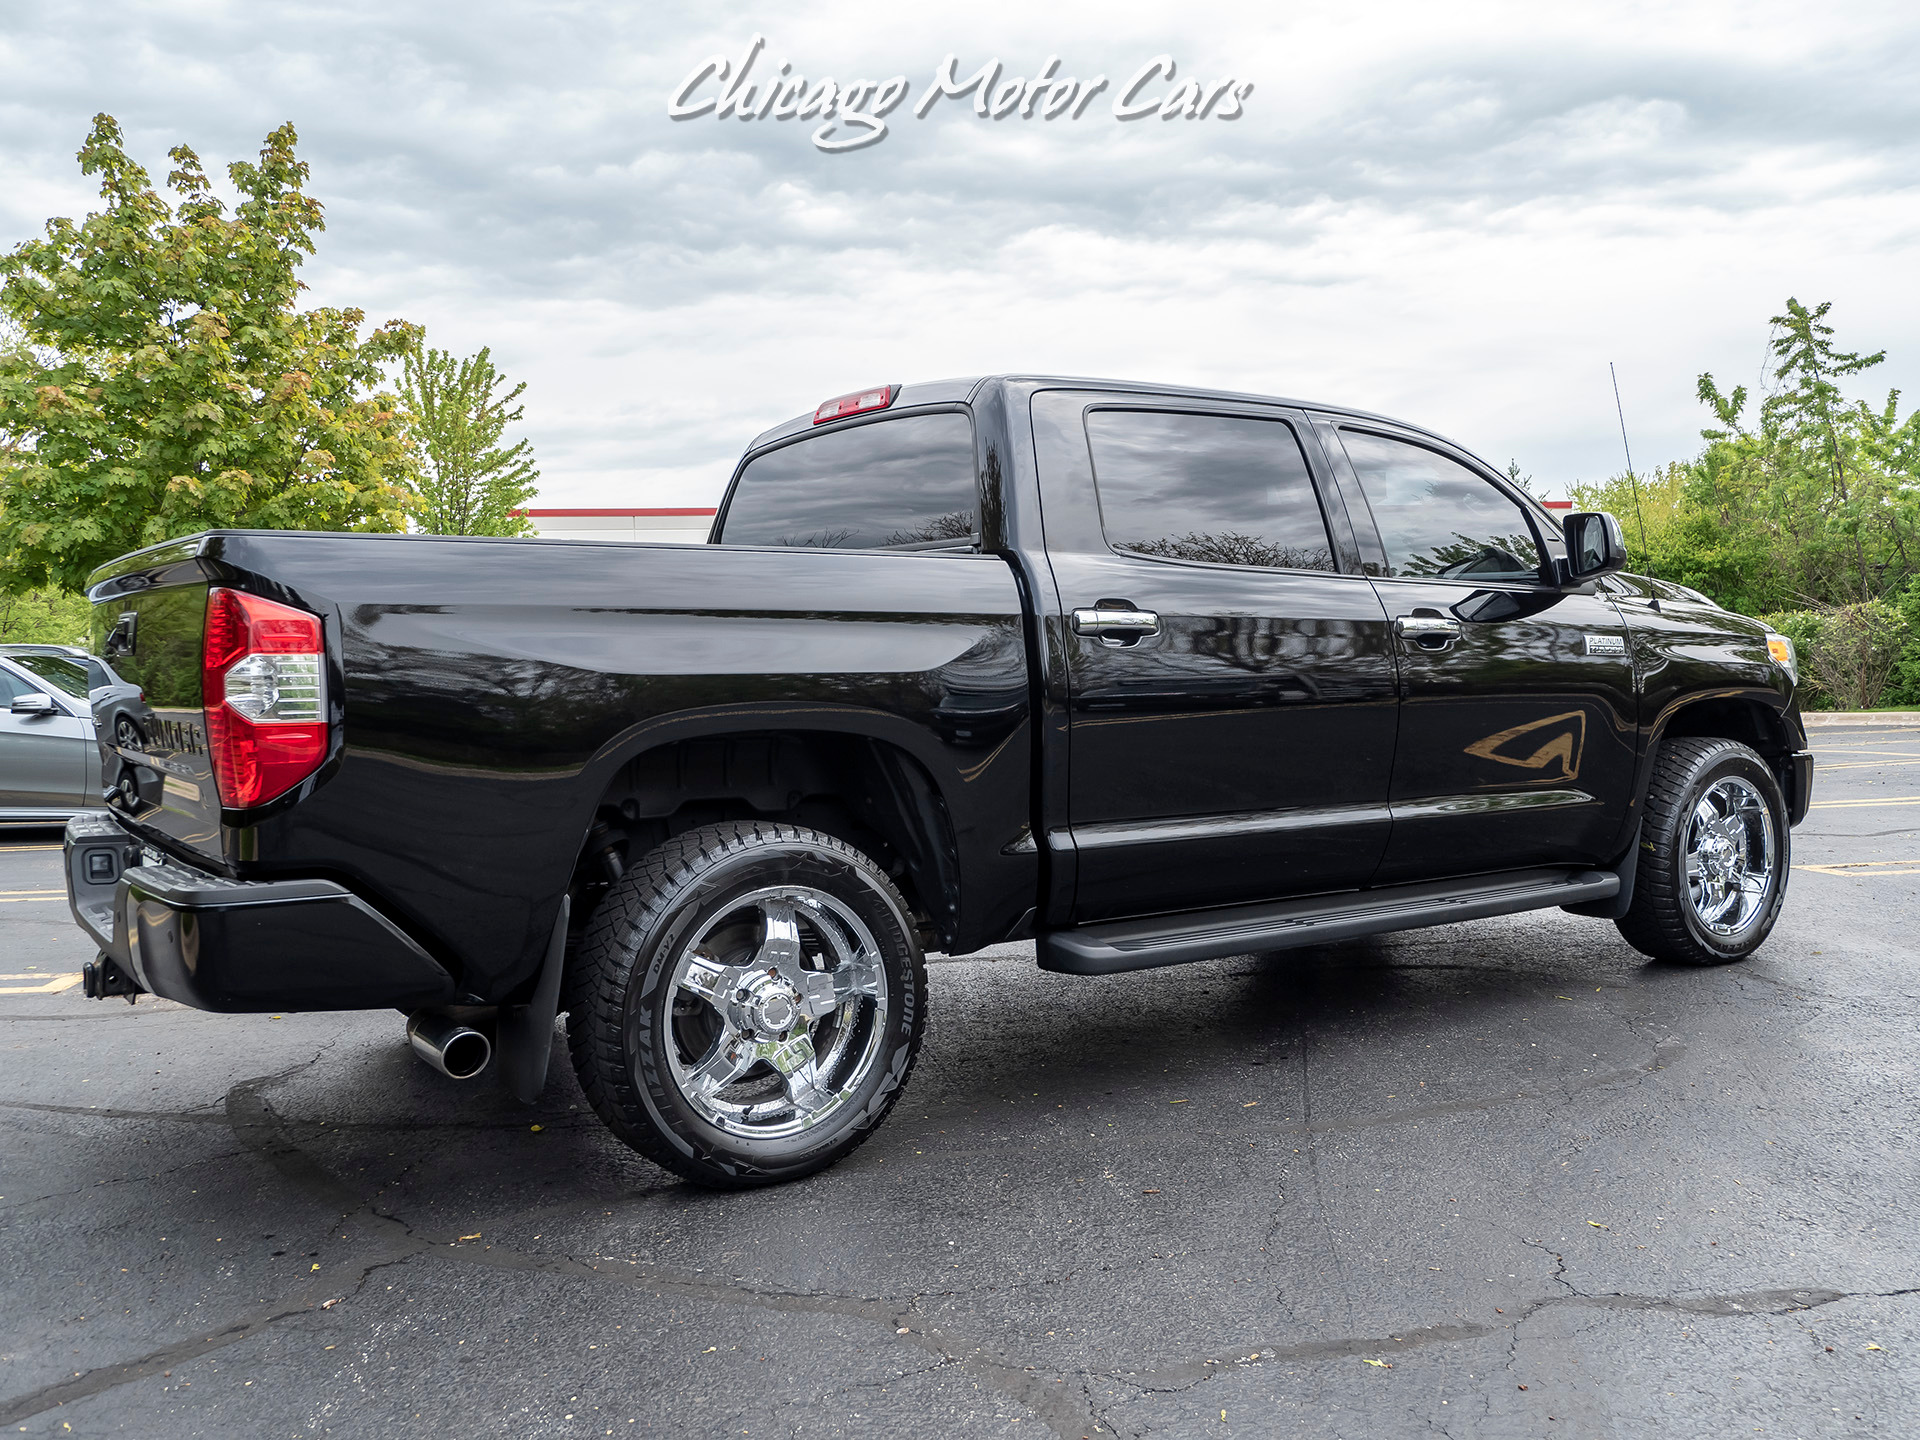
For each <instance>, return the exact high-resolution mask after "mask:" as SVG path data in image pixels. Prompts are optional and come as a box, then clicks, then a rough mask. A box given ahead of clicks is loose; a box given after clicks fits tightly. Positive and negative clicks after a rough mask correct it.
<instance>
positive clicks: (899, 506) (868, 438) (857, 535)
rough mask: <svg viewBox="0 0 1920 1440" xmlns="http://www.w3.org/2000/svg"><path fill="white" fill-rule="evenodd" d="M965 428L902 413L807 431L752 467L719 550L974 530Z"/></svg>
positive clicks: (885, 540) (929, 540) (878, 541)
mask: <svg viewBox="0 0 1920 1440" xmlns="http://www.w3.org/2000/svg"><path fill="white" fill-rule="evenodd" d="M979 517H980V499H979V482H978V480H977V479H976V476H975V468H974V458H973V422H972V421H971V420H970V419H969V418H968V417H967V416H965V415H961V414H955V413H947V414H938V415H902V416H900V417H899V418H897V419H891V420H881V421H876V422H874V423H872V424H867V425H856V426H852V427H850V428H848V429H845V430H835V431H829V432H828V433H826V434H824V435H810V436H808V437H806V438H805V439H803V440H799V441H795V442H794V443H792V444H789V445H783V446H781V447H780V448H779V449H778V450H769V451H768V452H767V453H766V454H764V455H761V456H759V457H758V458H757V459H755V460H753V461H751V462H750V463H749V464H748V465H747V468H746V469H745V470H743V471H741V472H740V479H739V481H738V482H737V483H736V484H735V485H734V487H733V494H732V497H731V498H730V499H729V500H728V502H727V513H726V518H725V520H724V521H722V523H721V531H720V536H719V540H720V543H721V544H723V545H793V546H799V547H803V548H807V549H816V550H875V549H887V548H913V547H918V546H935V545H940V546H951V545H954V544H955V543H956V542H960V543H964V542H965V541H968V540H970V539H973V538H974V537H976V536H977V535H978V534H979V530H980V518H979Z"/></svg>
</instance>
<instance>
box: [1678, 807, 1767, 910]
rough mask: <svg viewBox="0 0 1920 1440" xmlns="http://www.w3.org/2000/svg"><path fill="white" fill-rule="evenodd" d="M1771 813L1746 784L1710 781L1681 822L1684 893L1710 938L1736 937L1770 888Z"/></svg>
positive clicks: (1763, 904)
mask: <svg viewBox="0 0 1920 1440" xmlns="http://www.w3.org/2000/svg"><path fill="white" fill-rule="evenodd" d="M1775 848H1776V847H1775V843H1774V829H1773V813H1772V811H1771V810H1770V809H1769V808H1768V805H1767V802H1766V799H1765V798H1764V797H1763V796H1762V795H1761V794H1760V791H1759V790H1758V789H1757V788H1756V787H1755V786H1754V785H1753V784H1752V783H1751V782H1750V781H1748V780H1745V779H1742V778H1741V777H1739V776H1737V775H1729V776H1725V777H1723V778H1721V779H1719V780H1716V781H1714V783H1713V784H1711V785H1710V786H1708V787H1707V789H1706V791H1705V792H1704V793H1702V795H1701V796H1700V799H1699V800H1698V802H1696V803H1695V805H1694V807H1693V813H1692V814H1691V815H1690V816H1689V817H1688V819H1687V828H1686V842H1685V852H1684V853H1685V856H1686V894H1687V903H1688V904H1689V905H1690V906H1691V907H1692V908H1693V913H1694V915H1695V916H1696V917H1697V918H1698V920H1699V922H1700V923H1701V924H1702V925H1704V926H1705V927H1706V928H1707V929H1708V930H1711V931H1712V932H1713V933H1714V934H1715V935H1737V934H1739V933H1740V931H1742V930H1744V929H1745V928H1746V927H1747V926H1748V925H1751V924H1752V923H1753V921H1754V919H1755V918H1756V917H1757V916H1758V915H1759V914H1760V912H1761V910H1762V908H1763V907H1764V906H1765V905H1766V904H1767V902H1768V899H1769V898H1770V895H1771V892H1772V887H1773V873H1774V865H1775Z"/></svg>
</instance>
